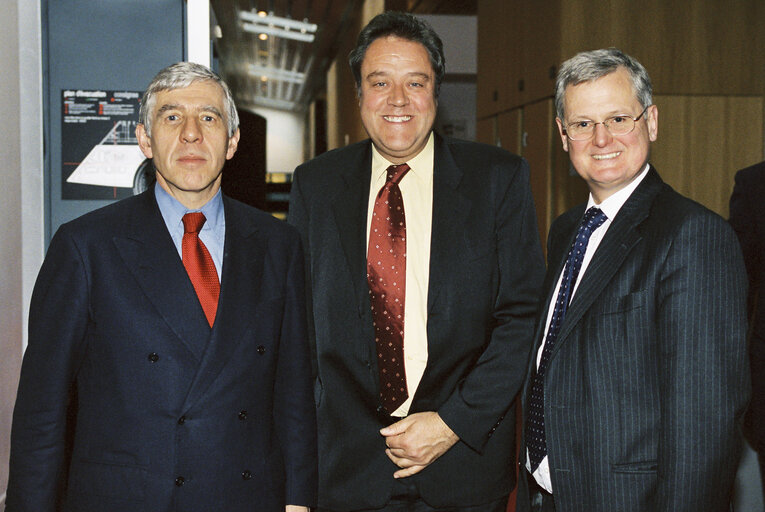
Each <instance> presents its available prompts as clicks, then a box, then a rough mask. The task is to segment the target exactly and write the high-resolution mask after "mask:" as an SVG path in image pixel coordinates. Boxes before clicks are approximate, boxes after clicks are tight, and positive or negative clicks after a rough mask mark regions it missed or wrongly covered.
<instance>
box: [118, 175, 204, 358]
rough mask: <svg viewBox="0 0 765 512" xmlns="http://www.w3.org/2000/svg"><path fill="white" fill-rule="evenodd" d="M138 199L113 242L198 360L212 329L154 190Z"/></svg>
mask: <svg viewBox="0 0 765 512" xmlns="http://www.w3.org/2000/svg"><path fill="white" fill-rule="evenodd" d="M135 200H136V201H137V207H136V208H134V209H132V210H131V211H130V215H129V218H128V219H126V222H125V227H124V230H123V231H124V234H123V235H119V236H115V237H114V238H113V242H114V244H115V245H116V246H117V250H118V251H119V253H120V256H121V257H122V260H123V261H124V262H125V265H127V267H128V268H129V269H130V271H131V272H132V274H133V276H134V277H135V279H136V281H137V282H138V285H139V286H140V287H141V289H142V290H143V292H144V293H145V294H146V296H147V298H148V299H149V301H151V303H152V304H153V305H154V307H155V308H156V310H157V311H158V312H159V314H160V316H162V318H163V319H164V320H165V322H166V323H167V324H168V325H169V326H170V328H171V329H172V330H173V332H174V333H175V334H176V336H177V337H178V339H179V341H180V342H181V343H183V345H185V346H186V348H187V349H188V350H189V351H190V352H191V353H192V354H193V355H194V357H195V358H196V359H197V360H198V361H199V360H201V359H202V355H203V353H204V349H205V346H206V344H207V340H208V338H209V336H210V326H209V325H208V324H207V321H206V319H205V317H204V312H203V311H202V306H201V305H200V304H199V300H198V299H197V296H196V292H195V291H194V288H193V286H192V285H191V281H190V280H189V277H188V274H187V273H186V269H185V268H184V267H183V262H182V261H181V258H180V257H179V256H178V251H177V250H176V248H175V245H174V244H173V240H172V238H171V237H170V233H168V231H167V226H165V222H164V220H163V219H162V214H161V213H160V211H159V207H158V206H157V202H156V200H155V198H154V189H149V190H147V191H146V192H144V193H143V194H141V196H139V197H137V198H135Z"/></svg>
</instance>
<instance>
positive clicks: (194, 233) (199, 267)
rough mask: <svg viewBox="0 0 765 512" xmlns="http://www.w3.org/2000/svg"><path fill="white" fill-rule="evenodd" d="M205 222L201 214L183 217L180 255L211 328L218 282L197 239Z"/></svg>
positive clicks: (218, 287)
mask: <svg viewBox="0 0 765 512" xmlns="http://www.w3.org/2000/svg"><path fill="white" fill-rule="evenodd" d="M205 221H207V219H206V218H205V216H204V214H203V213H202V212H190V213H187V214H186V215H184V216H183V227H184V233H183V240H182V241H181V253H182V258H183V266H184V267H186V272H188V274H189V279H191V284H193V285H194V290H195V291H196V292H197V297H199V303H200V304H202V309H203V310H204V312H205V316H206V317H207V321H208V322H209V323H210V327H212V325H213V323H215V313H216V311H217V310H218V296H219V295H220V282H218V272H217V270H215V263H213V260H212V257H211V256H210V252H209V251H208V250H207V247H205V244H203V243H202V241H201V240H200V239H199V231H200V230H201V229H202V226H204V224H205Z"/></svg>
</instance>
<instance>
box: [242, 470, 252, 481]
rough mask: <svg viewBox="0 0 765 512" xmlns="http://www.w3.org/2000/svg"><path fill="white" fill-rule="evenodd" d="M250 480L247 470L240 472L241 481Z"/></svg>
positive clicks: (250, 475) (250, 474)
mask: <svg viewBox="0 0 765 512" xmlns="http://www.w3.org/2000/svg"><path fill="white" fill-rule="evenodd" d="M250 478H252V473H250V470H249V469H245V470H244V471H242V480H249V479H250Z"/></svg>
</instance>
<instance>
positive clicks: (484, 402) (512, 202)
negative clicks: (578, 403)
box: [438, 159, 544, 452]
mask: <svg viewBox="0 0 765 512" xmlns="http://www.w3.org/2000/svg"><path fill="white" fill-rule="evenodd" d="M519 162H520V164H516V165H515V166H514V167H511V168H507V167H504V168H502V167H500V168H498V169H495V173H494V178H493V179H494V180H496V181H495V183H494V184H493V185H495V186H492V193H493V194H494V197H493V198H492V201H493V205H494V212H495V219H494V224H495V226H496V227H495V238H496V253H497V254H496V256H497V266H498V268H497V275H498V286H497V289H496V291H495V294H494V308H493V312H492V316H491V318H490V319H489V320H488V321H487V329H490V332H491V334H490V335H489V336H488V342H487V344H486V346H485V348H484V350H483V352H482V353H481V355H480V357H479V358H478V360H477V361H476V363H475V365H474V366H473V369H472V370H471V372H470V373H469V374H468V375H467V376H466V377H465V379H463V381H462V382H461V383H460V385H459V386H457V388H456V389H455V391H454V392H453V393H452V395H451V396H450V397H449V399H448V400H447V401H446V402H445V403H444V404H443V406H441V407H440V408H439V410H438V413H439V415H440V416H441V418H442V419H443V420H444V422H445V423H446V424H447V425H449V427H450V428H451V429H452V430H453V431H454V432H455V433H456V434H457V435H458V436H459V437H460V439H461V440H462V441H463V442H465V443H466V444H467V445H468V446H470V447H471V448H473V449H474V450H476V451H478V452H481V451H482V450H483V448H484V446H485V444H486V442H487V441H488V440H489V438H490V437H491V435H492V434H493V432H494V430H495V429H496V427H497V426H498V425H499V422H501V421H502V420H503V418H504V415H505V414H506V413H507V411H508V409H509V408H510V406H511V405H512V403H513V399H514V397H515V396H516V395H517V393H518V391H519V390H520V389H521V385H522V383H523V379H524V376H525V371H526V364H527V361H528V356H529V352H530V350H531V347H532V345H533V330H534V318H535V315H536V312H537V305H538V297H539V291H540V286H541V283H542V278H543V274H544V261H543V257H542V249H541V243H540V239H539V232H538V229H537V221H536V212H535V209H534V201H533V199H532V196H531V188H530V186H529V167H528V164H527V163H526V161H525V160H522V159H521V160H519ZM508 177H510V178H508ZM498 184H500V185H498ZM502 185H504V186H502ZM487 222H488V220H487Z"/></svg>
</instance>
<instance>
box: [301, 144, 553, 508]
mask: <svg viewBox="0 0 765 512" xmlns="http://www.w3.org/2000/svg"><path fill="white" fill-rule="evenodd" d="M371 158H372V152H371V143H370V142H369V141H364V142H361V143H358V144H354V145H351V146H349V147H347V148H343V149H340V150H336V151H331V152H329V153H326V154H324V155H322V156H320V157H318V158H315V159H314V160H312V161H310V162H308V163H306V164H304V165H302V166H300V167H299V168H298V169H297V170H296V172H295V178H294V182H293V186H292V198H291V203H290V222H292V223H293V224H294V225H295V226H297V228H298V230H299V231H300V232H301V234H302V235H303V243H304V247H305V248H306V254H307V260H306V274H307V278H308V285H309V293H308V301H309V326H310V328H309V336H310V337H311V339H312V342H313V343H312V345H313V351H314V353H313V355H314V358H313V361H314V376H315V378H316V381H315V399H316V404H317V415H318V421H319V475H320V476H319V505H320V506H322V507H327V508H330V509H333V510H358V509H368V508H377V507H380V506H382V505H383V504H385V503H386V502H387V501H388V500H389V498H390V495H391V489H392V487H393V484H394V480H393V473H394V472H395V471H396V469H397V468H396V466H395V465H394V464H393V463H392V462H391V461H390V460H389V459H388V457H387V456H386V455H385V440H384V438H383V437H382V436H381V435H380V434H379V429H380V428H381V427H382V426H383V424H382V423H381V421H380V419H379V417H378V415H379V412H378V408H379V407H380V403H379V398H378V396H379V392H378V372H377V357H376V350H375V342H374V331H373V327H372V317H371V311H370V304H369V288H368V285H367V278H366V217H367V208H368V198H369V186H370V185H369V184H370V176H371V171H370V169H371ZM542 269H543V263H542V255H541V247H540V244H539V235H538V232H537V224H536V215H535V213H534V205H533V201H532V198H531V191H530V188H529V171H528V165H527V164H526V162H525V161H524V160H522V159H521V158H519V157H517V156H514V155H511V154H510V153H507V152H506V151H504V150H501V149H499V148H495V147H491V146H485V145H481V144H475V143H470V142H464V141H456V140H449V139H441V138H440V137H436V141H435V160H434V176H433V228H432V238H431V248H430V284H429V289H428V320H427V333H428V340H427V341H428V363H427V367H426V369H425V373H424V375H423V377H422V381H421V382H420V385H419V387H418V389H417V391H416V393H415V395H414V400H413V402H412V407H411V410H410V412H411V413H416V412H419V411H437V412H438V413H439V414H440V415H441V417H442V418H443V420H444V421H445V422H446V423H447V425H449V426H450V427H451V428H452V430H454V431H455V432H456V433H457V435H459V436H460V439H461V441H460V442H458V443H457V444H456V445H454V446H453V447H452V448H451V449H450V450H449V451H448V452H446V453H445V454H444V455H443V456H442V457H441V458H439V459H438V460H436V461H435V462H434V463H433V464H431V465H430V466H428V467H427V468H425V469H424V470H423V471H422V472H421V473H419V474H417V475H415V476H412V477H410V478H411V480H410V481H411V482H413V483H414V484H415V485H416V486H417V488H418V490H419V494H420V496H422V498H423V499H424V500H425V501H426V502H428V503H429V504H431V505H432V506H437V507H445V506H457V505H480V504H482V503H487V502H490V501H493V500H497V499H499V498H501V497H502V496H503V495H507V494H508V493H509V491H510V489H511V487H512V485H513V481H512V479H513V475H511V472H512V470H513V460H514V453H515V414H514V409H513V408H512V407H511V404H512V403H513V399H514V397H515V395H516V394H517V393H518V391H519V390H520V386H521V383H522V382H523V376H524V372H525V368H526V361H527V359H528V354H529V349H530V347H531V341H532V340H531V335H532V331H533V321H534V315H535V312H536V303H537V296H538V291H539V285H540V283H541V277H542Z"/></svg>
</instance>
